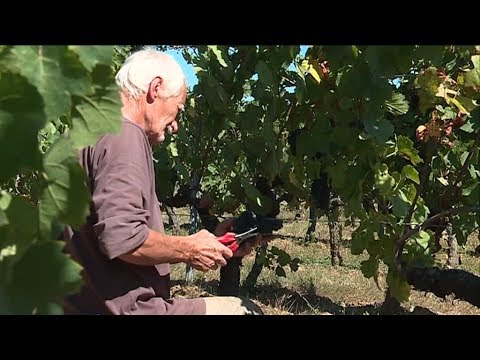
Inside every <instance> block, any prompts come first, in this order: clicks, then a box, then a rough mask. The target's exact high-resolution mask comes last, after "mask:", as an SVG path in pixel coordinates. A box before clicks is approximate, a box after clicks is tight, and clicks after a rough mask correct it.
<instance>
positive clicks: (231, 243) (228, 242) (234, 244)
mask: <svg viewBox="0 0 480 360" xmlns="http://www.w3.org/2000/svg"><path fill="white" fill-rule="evenodd" d="M258 234H259V232H258V229H257V228H256V227H254V228H252V229H250V230H248V231H245V232H244V233H241V234H235V233H233V232H227V233H226V234H225V235H223V236H218V237H217V240H218V241H220V242H221V243H222V244H223V245H225V246H227V247H228V248H230V249H231V250H232V251H233V252H235V251H237V249H238V248H239V246H240V245H241V244H242V243H243V242H244V241H245V240H247V239H250V238H252V237H254V236H257V235H258Z"/></svg>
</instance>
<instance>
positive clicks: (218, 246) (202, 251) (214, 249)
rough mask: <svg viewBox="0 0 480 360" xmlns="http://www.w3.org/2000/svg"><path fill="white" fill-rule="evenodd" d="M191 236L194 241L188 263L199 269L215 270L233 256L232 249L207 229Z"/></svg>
mask: <svg viewBox="0 0 480 360" xmlns="http://www.w3.org/2000/svg"><path fill="white" fill-rule="evenodd" d="M189 237H190V238H191V239H192V242H191V247H190V254H189V261H188V263H189V264H190V265H191V266H192V267H193V268H195V269H197V270H200V271H203V272H205V271H208V270H215V269H217V268H218V266H219V265H220V266H225V265H227V259H229V258H231V257H232V254H233V253H232V250H231V249H229V248H228V247H226V246H225V245H223V244H222V243H221V242H220V241H218V240H217V237H216V236H215V235H214V234H212V233H211V232H209V231H207V230H200V231H199V232H197V233H196V234H193V235H190V236H189Z"/></svg>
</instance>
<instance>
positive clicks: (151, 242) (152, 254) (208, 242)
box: [119, 230, 232, 271]
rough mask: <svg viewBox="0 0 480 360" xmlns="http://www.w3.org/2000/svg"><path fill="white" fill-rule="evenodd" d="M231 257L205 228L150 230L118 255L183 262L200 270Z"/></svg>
mask: <svg viewBox="0 0 480 360" xmlns="http://www.w3.org/2000/svg"><path fill="white" fill-rule="evenodd" d="M230 257H232V251H231V250H230V249H229V248H228V247H226V246H224V245H223V244H221V243H220V242H219V241H218V240H217V238H216V237H215V236H214V235H213V234H212V233H210V232H208V231H207V230H201V231H199V232H198V233H196V234H193V235H189V236H171V235H166V234H161V233H159V232H157V231H154V230H150V232H149V235H148V237H147V239H146V240H145V242H144V243H143V244H141V245H140V246H139V247H137V248H136V249H134V250H132V251H130V252H128V253H126V254H123V255H120V256H119V258H120V259H122V260H123V261H126V262H129V263H133V264H137V265H156V264H161V263H171V264H173V263H178V262H184V263H188V264H191V265H192V266H193V267H194V268H195V269H197V270H201V271H207V270H212V269H216V268H217V267H218V265H220V266H224V265H226V263H227V262H226V259H228V258H230Z"/></svg>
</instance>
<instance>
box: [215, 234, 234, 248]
mask: <svg viewBox="0 0 480 360" xmlns="http://www.w3.org/2000/svg"><path fill="white" fill-rule="evenodd" d="M235 235H236V234H235V233H233V232H227V233H226V234H225V235H223V236H218V237H217V240H218V241H220V242H221V243H222V244H223V245H225V246H227V247H228V248H230V250H232V251H233V252H235V251H237V249H238V244H237V238H236V237H235Z"/></svg>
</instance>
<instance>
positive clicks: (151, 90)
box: [147, 77, 163, 104]
mask: <svg viewBox="0 0 480 360" xmlns="http://www.w3.org/2000/svg"><path fill="white" fill-rule="evenodd" d="M162 84H163V79H162V78H161V77H156V78H155V79H153V80H152V81H151V82H150V84H149V85H148V90H147V102H148V103H149V104H151V103H153V102H154V101H155V99H156V98H157V97H158V96H159V95H160V92H161V89H160V88H161V86H162Z"/></svg>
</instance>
